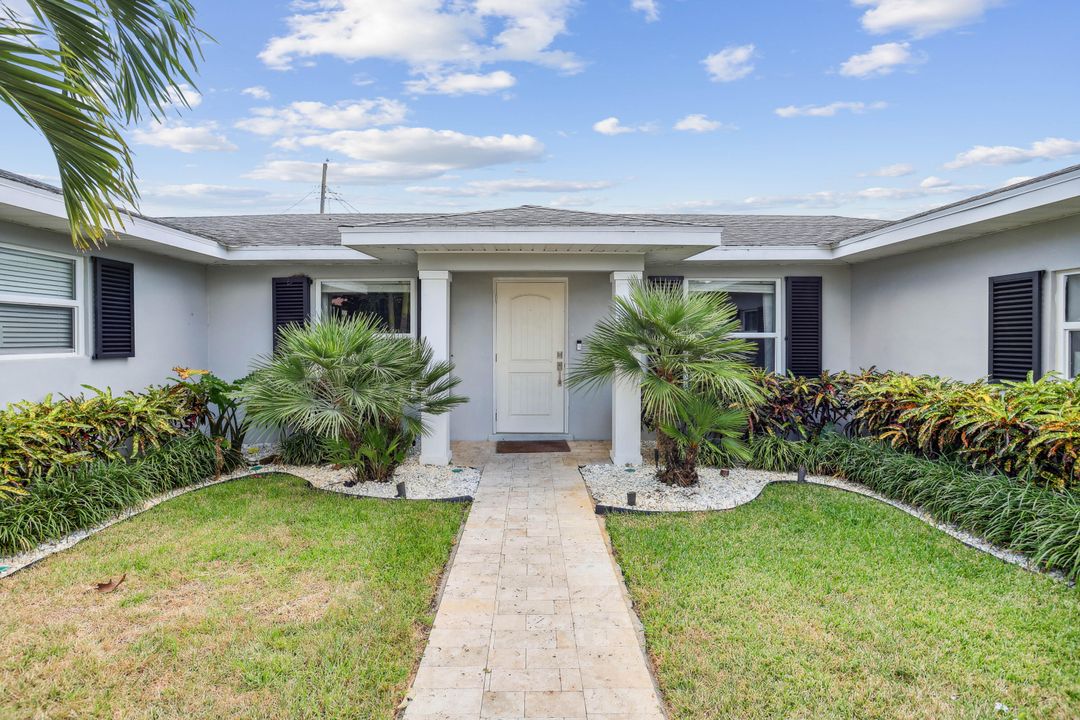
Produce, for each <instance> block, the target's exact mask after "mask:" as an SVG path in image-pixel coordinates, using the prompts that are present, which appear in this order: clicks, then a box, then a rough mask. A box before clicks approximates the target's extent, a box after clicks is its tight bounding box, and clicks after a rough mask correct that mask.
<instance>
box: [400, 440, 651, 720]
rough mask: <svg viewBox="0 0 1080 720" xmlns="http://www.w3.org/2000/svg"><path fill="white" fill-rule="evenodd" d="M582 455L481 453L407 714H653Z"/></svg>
mask: <svg viewBox="0 0 1080 720" xmlns="http://www.w3.org/2000/svg"><path fill="white" fill-rule="evenodd" d="M587 461H589V459H588V458H584V457H582V454H581V452H575V453H574V454H572V455H567V454H561V455H560V454H544V455H495V456H493V457H492V458H491V459H490V460H488V462H487V465H486V466H485V468H484V474H483V477H482V479H481V480H480V487H479V489H478V490H477V494H476V502H475V503H474V504H473V507H472V512H471V513H470V514H469V519H468V521H467V522H466V525H465V530H464V533H463V535H462V539H461V544H460V546H459V547H458V550H457V554H456V556H455V558H454V563H453V566H452V567H451V568H450V573H449V576H448V579H447V584H446V588H445V592H444V594H443V597H442V601H441V603H440V605H439V610H438V613H437V615H436V617H435V626H434V629H433V630H432V632H431V638H430V640H429V642H428V647H427V649H426V650H425V652H424V657H423V659H422V661H421V663H420V669H419V672H418V673H417V676H416V680H415V681H414V683H413V688H412V690H411V691H410V693H409V698H410V701H409V704H408V707H407V709H406V711H405V718H406V719H407V720H421V719H423V718H429V719H432V720H433V719H434V718H440V719H442V720H457V719H459V718H460V719H462V720H464V719H465V718H469V719H475V718H523V717H524V718H586V717H588V718H609V719H610V720H638V719H641V720H645V719H650V720H657V719H660V718H663V710H662V709H661V705H660V701H659V699H658V697H657V694H656V691H655V690H654V686H653V682H652V677H651V676H650V674H649V670H648V666H647V665H646V661H645V656H644V653H643V651H642V648H641V644H640V642H639V640H638V636H637V633H636V631H635V628H634V625H633V618H632V616H631V610H630V607H629V605H628V602H627V600H626V597H625V595H624V591H623V586H622V579H621V577H620V576H619V575H618V574H617V572H616V569H615V564H614V562H613V560H612V558H611V556H610V554H609V553H608V549H607V545H606V544H605V542H604V538H603V535H602V534H601V530H600V526H599V524H598V522H597V518H596V516H595V515H594V514H593V510H592V504H591V503H590V501H589V497H588V493H587V491H586V490H585V485H584V483H583V482H582V480H581V476H580V475H579V474H578V471H577V468H576V465H577V463H578V462H587ZM592 461H594V462H595V458H594V459H592Z"/></svg>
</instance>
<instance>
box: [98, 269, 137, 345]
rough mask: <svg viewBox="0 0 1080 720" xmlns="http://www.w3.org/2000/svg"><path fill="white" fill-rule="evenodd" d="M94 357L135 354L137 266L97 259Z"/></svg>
mask: <svg viewBox="0 0 1080 720" xmlns="http://www.w3.org/2000/svg"><path fill="white" fill-rule="evenodd" d="M93 274H94V358H96V359H99V360H104V359H108V358H129V357H135V266H134V265H132V264H131V263H126V262H120V261H118V260H107V259H105V258H99V257H95V258H93Z"/></svg>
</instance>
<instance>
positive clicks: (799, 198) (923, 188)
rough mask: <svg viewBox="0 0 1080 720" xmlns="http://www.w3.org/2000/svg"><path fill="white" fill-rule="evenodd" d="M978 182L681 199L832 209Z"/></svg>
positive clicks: (709, 205) (701, 205)
mask: <svg viewBox="0 0 1080 720" xmlns="http://www.w3.org/2000/svg"><path fill="white" fill-rule="evenodd" d="M983 189H984V188H983V186H981V185H956V184H953V183H952V182H950V181H945V180H941V179H940V178H932V177H931V178H927V179H926V180H924V181H923V182H921V183H920V184H919V185H918V186H917V187H868V188H862V189H859V190H821V191H818V192H808V193H794V194H790V195H751V196H750V197H747V198H744V199H743V200H739V201H716V200H696V201H691V202H687V203H682V204H681V205H680V206H679V207H681V208H683V209H687V210H701V211H706V210H729V211H730V210H741V211H744V212H745V211H748V210H761V209H770V208H798V209H802V210H834V209H836V208H839V207H845V206H850V205H860V204H866V203H880V202H886V203H896V202H905V201H911V200H918V199H923V198H932V197H939V196H948V195H956V194H960V193H973V192H978V191H981V190H983Z"/></svg>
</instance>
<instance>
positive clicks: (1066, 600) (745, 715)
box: [607, 485, 1080, 720]
mask: <svg viewBox="0 0 1080 720" xmlns="http://www.w3.org/2000/svg"><path fill="white" fill-rule="evenodd" d="M607 526H608V531H609V532H610V534H611V538H612V541H613V543H614V545H615V548H616V552H617V554H618V557H619V561H620V562H621V564H622V568H623V572H624V573H625V575H626V579H627V582H628V584H629V586H630V591H631V593H632V594H633V596H634V599H635V600H636V602H637V608H638V611H639V613H640V615H641V619H642V621H643V622H644V624H645V632H646V636H647V639H648V646H649V650H650V653H651V655H652V657H653V659H654V661H655V663H656V666H657V670H658V673H659V681H660V685H661V687H662V689H663V691H664V693H665V695H666V698H667V701H668V703H669V706H670V708H671V710H672V716H673V717H674V718H739V719H740V720H753V719H757V718H806V719H811V718H812V719H814V720H819V719H823V718H860V719H862V718H890V719H891V718H927V719H930V718H933V719H935V720H941V719H945V718H1002V719H1004V718H1017V717H1019V718H1040V719H1043V718H1070V719H1075V718H1077V717H1080V590H1078V589H1075V588H1069V587H1067V586H1066V585H1064V584H1062V583H1058V582H1054V581H1052V580H1050V579H1049V578H1046V577H1043V576H1038V575H1033V574H1031V573H1028V572H1026V571H1024V570H1021V569H1019V568H1016V567H1013V566H1010V565H1007V564H1005V563H1003V562H1001V561H999V560H997V559H995V558H992V557H990V556H988V555H985V554H983V553H980V552H978V551H975V550H973V549H971V548H968V547H966V546H964V545H962V544H961V543H959V542H957V541H956V540H953V539H952V538H950V537H948V536H947V535H944V534H943V533H940V532H938V531H936V530H934V529H932V528H930V527H928V526H926V525H924V524H923V523H921V522H920V521H918V520H916V519H914V518H912V517H910V516H908V515H906V514H904V513H902V512H900V511H898V510H895V509H893V508H890V507H888V506H886V505H883V504H881V503H877V502H875V501H873V500H869V499H867V498H862V497H859V496H856V495H852V494H849V493H844V492H839V491H836V490H831V489H827V488H821V487H813V486H797V485H779V486H778V485H774V486H770V487H768V488H766V490H765V492H764V494H763V495H762V496H761V497H760V498H758V499H757V500H755V501H754V502H752V503H750V504H748V505H745V506H743V507H741V508H738V509H736V510H733V511H730V512H724V513H712V514H699V515H667V516H612V517H610V518H609V519H608V521H607ZM995 703H1003V704H1004V705H1005V706H1007V707H1008V708H1009V710H1008V711H1007V712H1006V711H1004V710H1002V709H1000V708H998V709H995Z"/></svg>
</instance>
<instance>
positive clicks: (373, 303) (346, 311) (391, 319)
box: [318, 280, 415, 335]
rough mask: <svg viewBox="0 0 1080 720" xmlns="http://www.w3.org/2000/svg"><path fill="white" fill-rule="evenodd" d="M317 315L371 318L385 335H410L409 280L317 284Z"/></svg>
mask: <svg viewBox="0 0 1080 720" xmlns="http://www.w3.org/2000/svg"><path fill="white" fill-rule="evenodd" d="M318 292H319V311H320V313H321V314H322V315H323V317H329V316H331V315H340V316H345V317H350V316H353V315H374V316H375V317H377V318H379V320H381V321H382V323H383V325H384V326H385V327H386V329H387V331H388V332H392V333H395V334H400V335H412V334H414V331H415V328H414V326H413V324H414V320H413V316H414V312H413V296H414V293H413V281H412V280H321V281H319V290H318Z"/></svg>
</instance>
